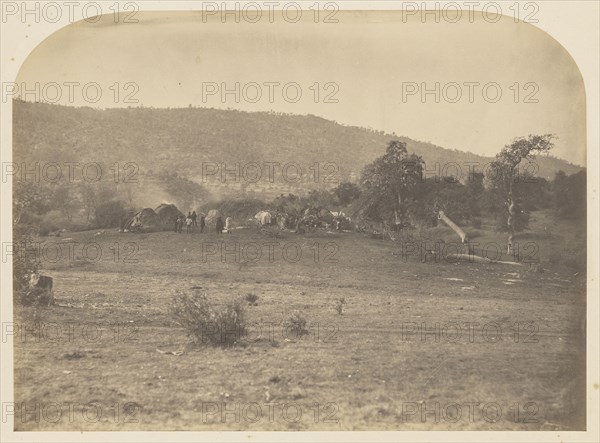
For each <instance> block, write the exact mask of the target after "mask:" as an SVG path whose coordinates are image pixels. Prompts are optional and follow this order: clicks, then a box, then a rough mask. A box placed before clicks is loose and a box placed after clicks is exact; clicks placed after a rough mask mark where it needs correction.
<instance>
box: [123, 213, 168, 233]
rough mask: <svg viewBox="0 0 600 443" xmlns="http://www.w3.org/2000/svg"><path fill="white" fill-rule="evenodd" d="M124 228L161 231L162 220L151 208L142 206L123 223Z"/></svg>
mask: <svg viewBox="0 0 600 443" xmlns="http://www.w3.org/2000/svg"><path fill="white" fill-rule="evenodd" d="M125 229H127V230H129V231H141V232H155V231H161V230H162V222H161V219H160V217H159V216H158V215H157V214H156V212H154V210H153V209H152V208H144V209H142V210H141V211H140V212H138V213H137V214H135V215H134V216H133V217H132V218H131V220H129V221H128V222H127V223H126V224H125Z"/></svg>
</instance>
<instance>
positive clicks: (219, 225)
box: [216, 216, 223, 234]
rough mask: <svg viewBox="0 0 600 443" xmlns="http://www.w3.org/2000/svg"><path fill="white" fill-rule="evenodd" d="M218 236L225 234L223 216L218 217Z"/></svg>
mask: <svg viewBox="0 0 600 443" xmlns="http://www.w3.org/2000/svg"><path fill="white" fill-rule="evenodd" d="M216 230H217V234H222V233H223V219H222V218H221V216H219V217H217V226H216Z"/></svg>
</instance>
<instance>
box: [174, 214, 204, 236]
mask: <svg viewBox="0 0 600 443" xmlns="http://www.w3.org/2000/svg"><path fill="white" fill-rule="evenodd" d="M183 225H185V230H186V232H187V233H188V234H189V233H190V232H194V231H195V230H196V228H197V227H198V214H196V211H193V212H188V215H187V217H184V216H183V215H178V216H177V218H176V219H175V232H179V233H181V232H183ZM205 226H206V219H205V217H204V215H202V214H200V233H202V232H203V231H204V227H205Z"/></svg>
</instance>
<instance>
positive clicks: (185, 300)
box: [171, 290, 246, 346]
mask: <svg viewBox="0 0 600 443" xmlns="http://www.w3.org/2000/svg"><path fill="white" fill-rule="evenodd" d="M171 311H172V313H173V315H174V317H175V320H176V322H177V323H178V324H179V325H181V326H182V327H183V328H184V329H185V330H186V332H187V335H188V337H190V338H191V339H193V340H194V341H195V342H197V343H201V344H206V343H208V344H210V345H213V346H232V345H234V344H236V343H237V342H238V341H239V340H240V339H241V337H243V336H244V335H246V311H245V306H244V303H243V302H242V300H241V299H239V298H238V299H235V300H232V301H230V302H229V303H227V304H226V305H225V306H223V307H221V308H215V307H213V306H211V304H210V302H209V300H208V297H207V295H206V292H200V291H197V290H196V291H194V292H193V293H192V294H191V295H190V294H186V293H184V292H181V291H178V292H177V293H176V294H175V297H174V299H173V302H172V304H171Z"/></svg>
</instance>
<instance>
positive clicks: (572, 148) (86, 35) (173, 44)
mask: <svg viewBox="0 0 600 443" xmlns="http://www.w3.org/2000/svg"><path fill="white" fill-rule="evenodd" d="M136 18H137V19H138V20H139V23H136V24H123V23H121V24H113V22H112V17H107V18H106V19H103V20H102V21H101V22H99V23H97V24H90V23H86V22H79V23H76V24H74V25H71V26H69V27H66V28H63V29H62V30H61V31H59V32H57V33H55V34H53V35H52V36H50V37H48V39H46V40H45V41H44V42H43V43H41V44H40V45H39V46H38V47H37V48H36V49H35V51H34V52H33V53H32V54H31V55H30V56H29V58H28V59H27V61H26V62H25V64H24V65H23V67H22V68H21V71H20V73H19V78H18V83H19V84H21V83H23V82H24V83H26V84H27V86H28V87H29V88H30V89H31V85H32V84H33V83H34V82H40V84H41V85H42V86H43V85H45V84H47V83H48V82H57V83H58V84H60V85H61V93H62V95H61V98H60V100H58V102H59V103H61V104H69V97H68V96H69V94H68V86H65V85H63V83H64V82H79V84H81V85H83V84H87V83H89V82H96V83H98V84H99V85H100V87H101V88H102V96H101V98H100V100H99V101H98V102H96V103H86V101H85V100H84V99H83V95H82V92H81V88H80V87H79V86H77V87H75V89H74V92H75V94H74V97H73V98H74V101H73V103H71V104H72V105H75V106H81V105H90V106H95V107H114V106H136V104H135V103H133V104H131V103H125V102H124V99H125V96H126V94H127V93H133V96H132V98H136V99H138V100H139V103H140V104H143V105H144V106H154V107H169V106H170V107H187V106H188V105H189V104H192V105H195V106H206V107H217V108H236V109H242V110H247V111H267V110H275V111H279V112H287V113H294V114H315V115H319V116H322V117H324V118H327V119H331V120H335V121H337V122H338V123H343V124H347V125H356V126H364V127H371V128H374V129H378V130H384V131H386V132H395V133H396V134H398V135H406V136H408V137H411V138H414V139H417V140H423V141H430V142H432V143H435V144H437V145H440V146H443V147H446V148H452V149H459V150H467V151H472V152H475V153H478V154H482V155H490V156H491V155H494V154H496V153H497V152H498V151H499V150H500V149H501V148H502V147H503V146H504V145H505V144H507V143H508V142H510V140H511V139H512V138H514V137H516V136H521V135H527V134H530V133H548V132H551V133H555V134H556V135H557V136H558V137H559V140H558V141H557V142H556V149H555V151H554V152H553V154H554V155H556V156H557V157H560V158H564V159H566V160H569V161H571V162H573V163H577V164H581V165H584V164H585V92H584V87H583V81H582V79H581V76H580V74H579V71H578V69H577V66H576V64H575V63H574V62H573V60H572V59H571V57H570V56H569V54H568V53H567V52H566V51H565V50H564V49H563V48H562V47H561V46H560V44H558V43H557V42H555V41H554V40H553V39H552V38H551V37H550V36H548V35H547V34H546V33H544V32H543V31H540V30H538V29H537V28H535V27H533V26H532V25H529V24H515V23H514V22H513V20H512V19H511V18H502V19H501V20H500V21H499V22H497V23H488V22H486V21H484V20H482V19H480V18H479V17H477V16H476V17H475V22H473V23H470V22H469V20H467V19H464V20H461V21H459V22H458V23H446V22H442V23H435V22H433V21H428V22H427V23H422V22H421V21H420V18H419V17H417V16H415V17H414V18H412V19H408V20H407V21H406V22H403V20H402V16H401V13H400V12H393V13H392V12H386V11H380V12H368V13H361V12H350V11H346V12H338V13H337V15H336V18H337V19H338V20H339V23H314V22H313V17H312V15H310V16H309V15H308V14H304V16H303V19H302V20H301V21H300V22H298V23H288V22H285V21H283V20H280V19H279V18H280V16H279V15H276V21H275V23H269V22H268V21H267V20H266V19H263V21H261V22H259V23H249V22H246V21H241V23H235V22H234V21H233V19H232V18H231V17H229V18H228V20H227V22H226V23H222V22H221V21H220V19H219V17H218V16H216V17H214V18H212V19H209V20H208V21H206V20H203V18H202V16H201V15H200V14H199V13H169V14H167V13H161V12H157V13H138V14H137V16H136ZM115 82H118V83H119V89H120V94H119V97H118V100H117V102H115V97H114V89H115V88H114V87H113V89H110V88H111V86H112V85H113V84H114V83H115ZM128 82H134V83H136V85H137V86H138V88H139V89H138V90H134V88H133V86H132V85H129V86H128V87H127V88H125V84H126V83H128ZM236 82H238V83H239V84H240V89H239V91H240V93H239V100H240V101H239V103H236V102H235V100H236V96H235V94H233V93H232V94H228V95H226V96H225V97H224V99H225V100H223V97H221V94H220V90H221V89H222V88H221V84H222V83H224V84H225V87H226V88H228V89H230V90H235V83H236ZM269 82H277V83H279V85H272V86H269V85H265V83H269ZM294 82H295V83H296V84H297V85H288V87H287V89H286V91H287V95H286V96H284V94H283V86H284V85H286V84H291V83H294ZM436 82H437V83H439V85H440V86H439V103H436V102H435V101H436V94H435V93H431V94H428V95H426V96H425V97H422V96H421V93H420V92H421V89H422V86H423V85H422V84H423V83H424V84H425V87H426V88H427V89H430V90H435V84H436ZM470 82H472V83H473V84H472V85H471V86H469V85H466V84H465V83H470ZM215 83H216V88H218V89H217V90H216V94H213V95H208V93H209V92H215ZM254 83H257V84H258V85H259V87H260V92H261V94H262V95H261V96H260V97H257V92H258V89H257V87H256V85H255V84H254ZM315 83H318V88H315V86H314V85H315ZM328 83H329V84H328ZM492 83H495V84H496V85H493V84H492ZM326 84H328V85H327V87H326V86H325V85H326ZM456 84H458V86H459V87H460V90H459V89H457V87H456ZM515 84H517V86H515ZM485 85H488V88H487V95H484V93H483V87H484V86H485ZM316 89H318V90H319V94H318V97H315V90H316ZM203 90H204V91H205V93H206V94H205V96H204V97H203ZM87 91H88V94H89V96H90V97H91V98H93V96H94V95H95V89H94V88H90V89H88V90H87ZM270 91H271V92H272V93H273V96H272V99H273V103H270V102H269V92H270ZM297 91H301V93H302V96H301V98H299V100H298V101H297V102H295V103H293V102H292V101H293V100H294V98H295V97H296V93H297ZM498 91H500V92H501V94H502V95H501V97H500V98H499V99H498V100H497V101H496V95H497V92H498ZM516 91H518V94H517V92H516ZM55 92H56V90H55V89H52V88H51V87H47V89H46V93H47V96H48V97H49V98H50V99H54V95H55ZM403 92H404V96H403ZM409 92H416V93H414V95H406V93H409ZM470 92H472V93H473V95H472V103H471V102H470V97H469V95H470V94H469V93H470ZM244 93H245V96H244ZM457 93H460V94H461V95H460V96H457ZM328 94H333V95H331V96H330V99H331V98H333V99H336V100H337V103H326V102H325V97H326V96H327V95H328ZM528 97H529V101H531V100H537V103H527V102H526V101H527V98H528ZM29 99H31V97H29ZM315 99H316V100H315ZM515 99H516V101H517V103H515ZM251 101H256V103H252V102H251ZM315 101H316V102H315ZM452 101H455V102H454V103H453V102H452ZM493 101H496V102H495V103H493Z"/></svg>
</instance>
